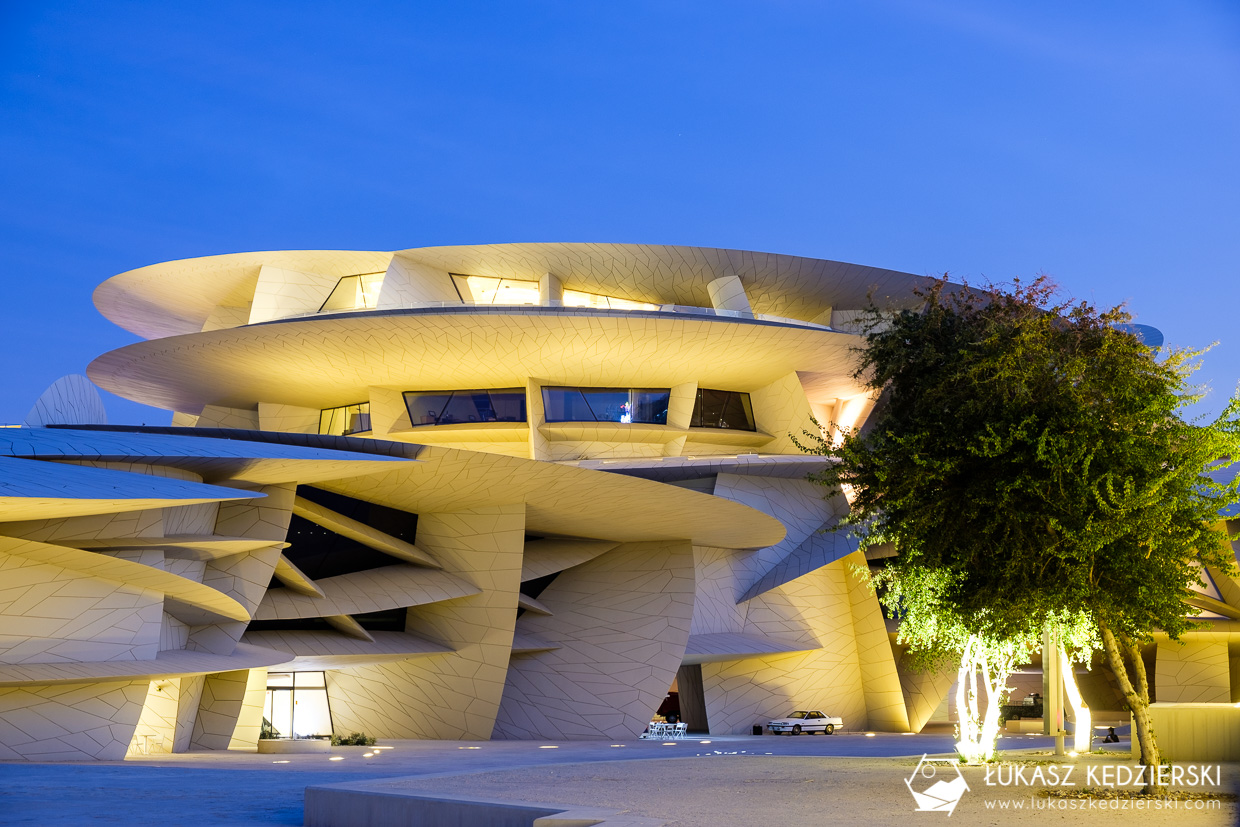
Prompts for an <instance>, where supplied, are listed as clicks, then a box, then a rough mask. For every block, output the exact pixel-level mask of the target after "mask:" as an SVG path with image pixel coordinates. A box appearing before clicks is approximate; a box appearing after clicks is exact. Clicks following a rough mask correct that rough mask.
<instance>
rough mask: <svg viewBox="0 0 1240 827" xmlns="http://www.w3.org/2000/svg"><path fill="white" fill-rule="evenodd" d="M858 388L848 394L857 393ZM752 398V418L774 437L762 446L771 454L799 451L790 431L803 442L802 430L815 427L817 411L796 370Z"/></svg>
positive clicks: (765, 387)
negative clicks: (814, 416) (810, 404)
mask: <svg viewBox="0 0 1240 827" xmlns="http://www.w3.org/2000/svg"><path fill="white" fill-rule="evenodd" d="M850 372H851V371H850ZM858 390H860V389H858ZM858 390H854V391H852V393H850V394H849V395H850V396H851V395H853V394H855V393H857V392H858ZM749 400H750V402H751V403H752V404H753V417H754V421H755V422H756V423H757V426H758V430H759V431H762V432H763V433H767V434H771V435H773V436H774V437H775V438H774V439H773V440H772V441H771V442H770V443H768V444H766V445H764V446H763V450H765V451H766V452H767V453H771V454H797V453H800V449H799V448H797V446H796V445H794V444H793V442H792V438H791V437H790V436H789V433H792V434H796V436H797V438H799V439H802V441H804V440H803V438H802V437H801V432H802V431H806V430H815V429H814V424H813V415H814V414H813V411H812V410H811V409H810V406H809V400H808V399H807V398H806V396H805V389H804V388H803V387H802V386H801V378H800V377H799V376H798V375H797V373H796V371H792V372H791V373H787V374H784V375H783V376H781V377H780V378H779V379H777V380H775V381H774V382H771V383H770V384H768V385H765V386H763V387H761V388H757V389H755V390H753V391H751V392H750V394H749Z"/></svg>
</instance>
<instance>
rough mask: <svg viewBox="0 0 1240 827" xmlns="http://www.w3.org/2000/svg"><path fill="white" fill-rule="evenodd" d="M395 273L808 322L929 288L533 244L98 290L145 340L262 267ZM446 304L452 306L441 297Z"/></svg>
mask: <svg viewBox="0 0 1240 827" xmlns="http://www.w3.org/2000/svg"><path fill="white" fill-rule="evenodd" d="M394 257H395V258H397V259H399V261H398V262H397V265H398V266H401V267H409V268H414V269H421V270H422V271H423V272H434V273H440V274H444V273H461V274H467V275H478V276H498V277H503V278H513V279H523V280H537V279H538V278H539V277H540V276H542V275H543V274H544V273H552V274H554V275H555V276H557V277H558V278H560V279H561V280H562V281H563V282H564V283H565V284H566V285H568V286H570V287H572V288H573V289H575V290H581V291H585V292H592V293H599V294H603V295H608V296H615V297H617V298H625V299H630V300H634V301H643V302H652V303H663V304H680V305H691V306H698V307H709V306H710V297H709V294H708V291H707V285H708V284H709V283H710V282H711V281H713V280H714V279H716V278H720V277H722V276H739V277H740V278H741V279H742V281H743V282H744V284H745V290H746V293H747V294H748V297H749V300H750V302H751V303H752V305H753V308H754V310H755V311H756V312H758V313H767V314H772V315H779V316H788V317H791V318H797V319H804V320H809V319H812V318H814V317H815V316H817V315H819V314H820V313H821V312H822V311H823V310H824V309H825V308H835V309H837V310H838V309H859V308H862V307H865V306H866V304H867V297H868V296H869V294H870V293H871V291H873V294H874V295H875V297H876V299H877V300H879V301H880V302H881V301H882V300H884V299H885V298H888V297H894V300H895V301H897V302H908V301H909V299H910V294H911V289H912V288H913V287H915V286H916V285H918V284H921V283H924V282H925V281H927V280H926V279H925V278H924V277H919V276H914V275H912V274H909V273H901V272H898V271H895V270H885V269H882V268H878V267H867V266H864V265H859V264H847V263H845V262H840V261H831V260H828V259H814V258H804V257H800V256H787V255H778V254H774V253H759V252H750V251H746V250H728V249H717V248H710V247H677V246H664V245H650V244H594V243H532V244H486V245H476V246H454V247H421V248H414V249H408V250H399V251H395V252H366V251H351V250H296V251H274V252H255V253H234V254H229V255H220V256H208V257H204V258H192V259H183V260H180V261H169V262H164V263H161V264H152V265H150V266H147V267H141V268H139V269H136V270H130V271H128V272H126V273H121V274H120V275H117V276H113V277H112V278H110V279H108V280H107V281H105V282H104V283H103V284H101V285H100V286H99V287H98V288H97V289H96V290H95V295H94V299H95V306H96V307H97V308H98V309H99V312H101V313H102V314H103V315H104V316H106V317H107V318H108V319H110V320H112V321H113V322H115V323H116V324H118V325H120V326H121V327H123V328H125V329H126V330H129V331H131V332H133V333H136V334H138V335H139V336H142V337H144V338H148V339H149V338H158V337H163V336H174V335H177V334H182V333H195V332H198V331H200V330H202V328H203V325H204V324H205V323H206V321H207V319H208V317H209V316H210V315H211V313H212V312H213V311H214V310H215V309H216V308H218V307H221V306H238V307H240V306H244V305H246V304H247V303H248V302H249V300H250V298H251V297H252V296H253V294H254V290H255V285H256V284H257V282H258V276H259V269H260V267H262V266H263V265H269V266H273V267H279V268H284V269H288V270H295V271H302V272H308V273H317V274H320V275H323V276H345V275H352V274H357V273H377V272H385V271H387V270H388V267H389V265H391V264H392V263H393V258H394ZM442 298H448V297H447V296H444V297H442Z"/></svg>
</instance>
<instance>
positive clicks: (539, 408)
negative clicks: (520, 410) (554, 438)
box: [521, 377, 551, 460]
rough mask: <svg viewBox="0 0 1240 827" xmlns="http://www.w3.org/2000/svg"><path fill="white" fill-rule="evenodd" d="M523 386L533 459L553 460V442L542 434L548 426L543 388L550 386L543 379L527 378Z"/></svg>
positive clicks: (530, 455) (530, 453)
mask: <svg viewBox="0 0 1240 827" xmlns="http://www.w3.org/2000/svg"><path fill="white" fill-rule="evenodd" d="M521 384H523V385H525V418H526V420H527V424H528V425H529V434H530V452H529V457H530V458H531V459H541V460H546V459H550V458H551V441H550V440H549V439H548V438H547V437H546V436H545V435H544V434H543V433H542V430H541V429H542V428H543V427H544V426H545V425H546V424H547V410H546V407H545V406H544V405H543V396H542V386H543V385H545V384H548V383H547V382H544V381H543V380H541V379H534V378H533V377H527V378H526V380H525V381H524V382H522V383H521Z"/></svg>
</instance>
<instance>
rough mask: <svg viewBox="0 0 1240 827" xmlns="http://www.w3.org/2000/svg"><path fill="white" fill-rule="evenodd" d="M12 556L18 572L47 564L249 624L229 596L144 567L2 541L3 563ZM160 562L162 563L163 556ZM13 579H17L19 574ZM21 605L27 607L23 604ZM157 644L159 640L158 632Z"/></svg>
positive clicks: (73, 551)
mask: <svg viewBox="0 0 1240 827" xmlns="http://www.w3.org/2000/svg"><path fill="white" fill-rule="evenodd" d="M10 555H11V556H12V557H16V558H21V560H18V561H14V562H12V563H10V565H11V566H12V568H13V569H14V570H15V571H16V570H20V569H21V568H23V567H24V566H26V565H29V564H30V563H35V564H43V565H46V566H52V567H56V568H59V569H63V570H64V571H65V572H72V573H73V574H74V575H77V576H85V577H86V578H97V579H100V580H106V581H110V582H111V583H113V584H118V585H124V586H126V587H127V588H130V589H133V590H143V591H154V592H159V593H160V594H163V595H166V596H167V597H168V598H173V599H175V600H176V601H177V602H178V603H180V604H184V605H186V606H190V607H193V608H194V609H197V610H200V611H202V612H205V613H207V614H208V615H210V616H213V617H215V618H227V619H230V620H249V614H248V613H247V611H246V610H245V609H244V608H243V607H242V606H241V605H240V604H238V603H237V601H236V600H233V599H232V598H231V597H230V596H229V595H226V594H222V593H221V592H220V591H218V590H216V589H215V588H212V587H210V586H209V585H203V584H202V583H195V582H194V581H193V580H188V579H186V578H184V577H178V576H177V575H175V574H170V573H169V572H166V571H163V570H161V569H159V568H154V567H152V566H148V565H143V564H141V563H135V562H131V561H129V560H124V559H119V558H116V557H110V556H107V555H104V554H96V553H94V552H90V551H82V550H81V549H75V548H68V547H66V546H53V545H49V544H47V543H36V542H34V541H32V540H16V539H13V538H8V537H0V559H7V558H8V557H9V556H10ZM160 559H161V560H162V555H160ZM11 576H12V577H16V574H14V575H11ZM30 599H32V595H28V596H27V597H25V598H24V600H30ZM17 605H23V604H22V603H21V602H19V603H18V604H17ZM157 617H158V615H156V618H157ZM156 623H157V626H156V628H158V622H157V621H156ZM156 640H158V632H157V633H156Z"/></svg>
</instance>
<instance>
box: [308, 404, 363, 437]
mask: <svg viewBox="0 0 1240 827" xmlns="http://www.w3.org/2000/svg"><path fill="white" fill-rule="evenodd" d="M369 430H370V403H369V402H358V403H357V404H356V405H342V406H340V407H339V408H325V409H324V410H323V412H322V413H320V414H319V433H320V434H331V435H333V436H348V435H349V434H357V433H361V432H363V431H369Z"/></svg>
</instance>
